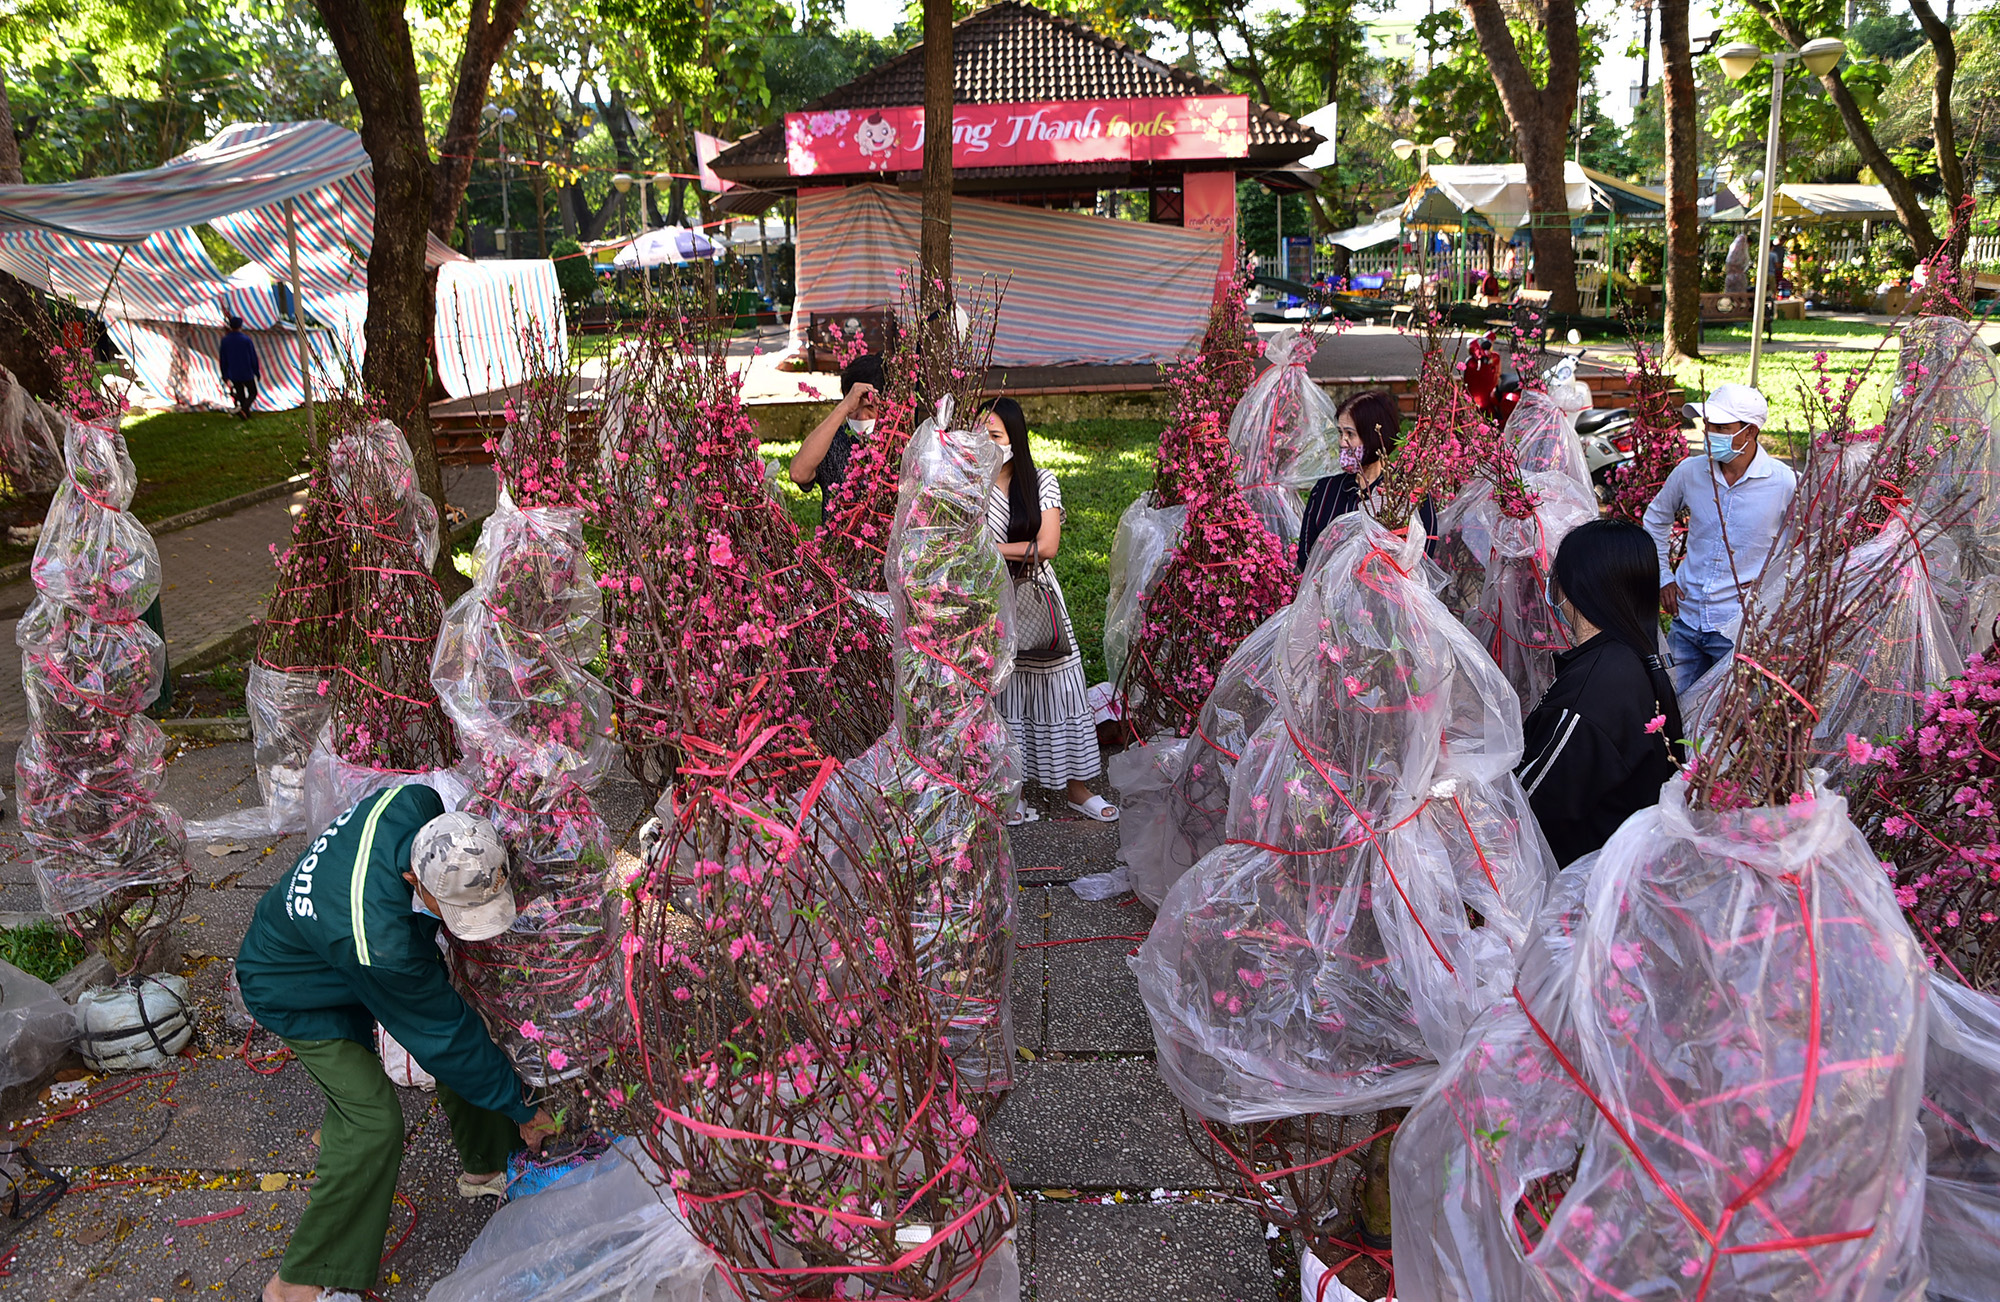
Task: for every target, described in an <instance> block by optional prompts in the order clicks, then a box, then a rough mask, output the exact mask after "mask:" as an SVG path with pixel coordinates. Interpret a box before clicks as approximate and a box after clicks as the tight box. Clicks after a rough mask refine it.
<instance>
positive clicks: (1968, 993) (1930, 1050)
mask: <svg viewBox="0 0 2000 1302" xmlns="http://www.w3.org/2000/svg"><path fill="white" fill-rule="evenodd" d="M1928 1013H1929V1016H1928V1018H1927V1025H1928V1028H1929V1037H1928V1042H1927V1044H1926V1046H1925V1049H1924V1102H1923V1108H1922V1110H1921V1111H1919V1112H1918V1113H1917V1120H1918V1121H1919V1122H1920V1123H1922V1125H1923V1129H1924V1142H1925V1148H1926V1164H1925V1165H1926V1170H1925V1177H1924V1252H1925V1255H1926V1256H1927V1257H1928V1258H1929V1260H1930V1269H1931V1280H1930V1291H1929V1296H1930V1297H1933V1298H1940V1299H1948V1300H1949V1302H1979V1300H1980V1299H1982V1298H1986V1297H1990V1296H1992V1294H1993V1283H1994V1281H1995V1280H1996V1279H2000V1001H1996V1000H1995V999H1994V997H1993V996H1992V995H1990V994H1985V993H1982V992H1980V991H1977V990H1971V989H1968V988H1966V987H1965V986H1963V985H1960V984H1959V983H1958V982H1956V981H1953V980H1951V979H1950V978H1948V977H1945V976H1943V975H1942V974H1938V973H1933V974H1932V975H1931V978H1930V1005H1929V1009H1928Z"/></svg>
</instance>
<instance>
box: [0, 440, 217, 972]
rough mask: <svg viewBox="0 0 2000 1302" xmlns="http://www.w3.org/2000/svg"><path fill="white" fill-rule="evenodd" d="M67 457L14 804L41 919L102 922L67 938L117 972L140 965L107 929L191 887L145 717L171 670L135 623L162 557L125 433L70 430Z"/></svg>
mask: <svg viewBox="0 0 2000 1302" xmlns="http://www.w3.org/2000/svg"><path fill="white" fill-rule="evenodd" d="M63 452H64V456H65V458H66V462H67V469H66V474H65V477H64V479H63V481H62V483H61V484H59V485H58V486H57V488H56V493H55V498H54V500H53V501H52V502H51V503H50V505H49V513H48V519H47V523H46V524H45V525H44V527H43V529H42V536H41V539H40V542H39V543H38V544H37V546H36V548H35V558H34V562H33V564H32V566H31V567H30V571H29V572H30V575H31V577H32V578H33V581H34V585H35V589H36V595H35V599H34V601H33V602H32V603H30V605H29V607H28V609H27V611H26V613H24V614H23V615H22V616H21V619H20V622H19V624H18V625H17V626H16V628H15V634H14V636H15V640H16V641H17V642H18V643H19V644H20V647H21V680H22V687H23V689H24V691H25V692H26V695H27V704H28V730H27V734H26V736H25V737H24V738H23V739H22V741H21V745H20V750H19V753H18V755H17V757H16V759H15V781H16V788H15V790H16V795H17V798H18V802H19V806H20V811H21V830H22V833H23V835H24V837H25V838H26V841H27V844H28V849H29V851H30V853H31V854H32V855H33V858H34V865H35V876H36V881H37V883H38V884H39V886H40V887H41V893H42V902H43V905H44V907H45V908H47V909H48V911H49V912H50V913H54V914H63V915H73V914H79V913H81V912H83V911H84V910H95V911H96V912H98V913H100V914H102V915H103V916H102V917H98V918H95V919H92V920H81V919H74V918H73V919H71V920H70V921H71V925H73V926H76V927H78V928H79V929H80V930H82V931H84V932H85V934H86V935H89V936H90V937H91V938H92V939H93V940H95V941H97V942H98V943H99V945H100V948H104V949H105V950H106V952H107V955H108V956H109V957H111V958H112V960H113V962H114V963H116V964H119V965H120V966H121V967H122V966H125V964H126V961H127V960H135V959H136V955H134V954H131V953H127V952H124V951H123V950H122V949H121V948H120V946H119V945H118V944H117V943H115V941H114V938H113V937H111V936H108V935H106V934H101V933H102V932H103V929H104V928H109V929H110V931H111V932H114V933H119V934H120V935H124V934H125V932H126V931H127V920H128V916H129V917H130V920H131V921H132V923H133V924H134V925H143V921H142V920H140V919H139V918H138V917H137V916H136V914H137V913H138V912H143V911H142V910H135V909H134V908H133V907H132V906H135V905H136V904H137V902H138V900H139V898H140V897H142V896H143V897H145V898H147V899H150V900H152V901H154V902H155V903H154V905H153V907H154V908H160V907H161V905H162V902H165V901H169V900H175V901H177V898H178V892H179V891H181V890H183V889H184V888H185V882H186V880H187V876H188V864H187V842H186V838H185V836H184V835H183V833H182V829H181V819H180V815H179V814H177V813H176V812H175V811H174V810H173V809H172V808H171V807H170V806H168V805H166V804H163V803H161V802H160V801H159V800H158V798H157V797H158V793H159V789H160V782H161V779H162V777H163V776H164V772H165V753H166V738H165V736H164V734H162V733H161V731H160V726H159V725H158V724H156V723H154V722H153V721H152V720H151V719H149V718H147V717H146V716H145V715H144V714H143V713H142V711H143V710H144V709H145V708H146V706H148V705H150V704H151V703H152V701H153V698H154V697H155V696H156V695H157V694H158V692H159V688H160V679H161V676H162V674H163V672H164V671H165V668H166V649H165V647H164V645H163V644H162V643H161V641H160V638H159V636H158V635H157V634H156V633H154V632H153V631H152V629H150V628H148V627H147V626H146V625H145V624H143V623H141V622H140V620H139V616H140V614H141V613H142V612H143V611H144V610H145V609H146V608H147V607H148V606H149V605H151V604H152V602H153V599H154V598H155V597H156V596H158V595H159V591H160V555H159V551H158V549H157V548H156V547H155V546H154V545H153V539H152V537H151V536H150V535H149V534H148V533H147V532H146V529H145V527H144V526H143V525H141V524H140V523H139V522H138V520H137V519H135V518H134V517H133V516H132V515H131V514H130V513H129V512H128V511H127V510H126V508H127V507H128V506H129V505H130V504H131V501H132V494H133V492H134V491H135V489H136V488H137V485H138V476H137V474H136V472H135V471H134V470H133V467H132V460H131V458H130V457H129V456H128V455H127V454H126V451H125V440H124V438H123V436H122V435H120V434H119V432H118V429H117V427H116V425H115V424H112V423H106V424H91V423H85V422H83V421H79V420H75V419H69V420H68V421H67V424H66V427H65V429H64V434H63ZM100 906H101V907H100ZM100 923H101V924H102V926H101V927H100V925H99V924H100ZM132 938H133V937H132V936H130V935H126V936H125V939H132Z"/></svg>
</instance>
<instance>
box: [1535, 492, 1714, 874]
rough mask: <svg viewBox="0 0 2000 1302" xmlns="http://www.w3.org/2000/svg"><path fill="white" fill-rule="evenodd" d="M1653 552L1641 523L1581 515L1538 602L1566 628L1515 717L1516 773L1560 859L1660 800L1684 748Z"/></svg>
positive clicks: (1594, 843)
mask: <svg viewBox="0 0 2000 1302" xmlns="http://www.w3.org/2000/svg"><path fill="white" fill-rule="evenodd" d="M1659 564H1660V562H1659V556H1658V553H1657V550H1656V549H1655V547H1654V546H1653V540H1652V539H1651V538H1649V537H1647V536H1646V531H1645V530H1644V529H1641V528H1639V526H1637V525H1634V524H1627V523H1626V522H1624V521H1623V520H1590V521H1587V522H1586V523H1584V524H1580V525H1578V526H1577V527H1576V528H1574V529H1572V530H1570V532H1569V533H1568V534H1567V535H1565V536H1564V538H1563V540H1562V545H1561V546H1560V547H1558V548H1557V549H1556V560H1555V565H1554V566H1553V567H1552V570H1551V573H1550V575H1549V590H1548V597H1547V600H1548V603H1549V605H1550V606H1552V607H1554V608H1555V612H1556V618H1557V619H1558V620H1559V621H1560V622H1561V623H1562V624H1563V626H1564V627H1565V628H1566V629H1567V630H1568V632H1569V636H1570V645H1571V648H1572V649H1571V650H1568V651H1558V652H1557V653H1556V680H1555V681H1554V682H1553V683H1551V684H1549V690H1548V691H1547V692H1545V693H1543V695H1542V699H1541V703H1540V704H1538V705H1537V706H1535V711H1534V713H1533V714H1530V715H1529V716H1528V719H1527V722H1526V723H1525V724H1524V725H1523V727H1522V733H1523V736H1524V738H1525V739H1526V742H1527V745H1526V747H1525V748H1524V749H1523V751H1522V756H1523V758H1522V760H1521V766H1520V767H1519V768H1518V769H1516V770H1515V773H1516V774H1517V775H1518V776H1519V777H1520V779H1521V787H1522V790H1524V791H1525V792H1526V793H1527V796H1528V805H1529V807H1530V808H1532V809H1533V810H1534V811H1535V819H1536V821H1537V822H1539V823H1540V824H1541V825H1542V835H1543V836H1545V837H1547V838H1548V842H1549V849H1551V850H1553V851H1554V852H1555V856H1556V862H1557V863H1558V864H1561V865H1568V864H1572V863H1575V862H1576V861H1577V860H1578V859H1581V858H1582V857H1583V856H1584V855H1587V854H1589V853H1590V852H1591V851H1592V850H1596V849H1600V848H1601V847H1602V846H1603V845H1604V843H1605V842H1606V841H1608V840H1610V839H1611V834H1612V833H1613V832H1615V831H1617V830H1618V826H1619V824H1621V823H1623V822H1624V821H1625V820H1626V819H1627V818H1630V817H1631V816H1632V815H1633V814H1635V813H1637V812H1638V811H1640V810H1642V809H1647V808H1650V807H1651V806H1653V805H1656V804H1658V803H1659V801H1660V788H1661V787H1662V786H1663V785H1665V784H1666V781H1667V779H1668V778H1671V777H1672V776H1673V775H1674V769H1675V768H1676V767H1677V766H1678V765H1679V764H1680V762H1681V760H1682V759H1683V758H1684V756H1683V754H1682V751H1681V735H1682V732H1683V731H1684V728H1683V725H1682V723H1681V712H1680V707H1679V705H1678V704H1677V703H1676V701H1675V699H1674V685H1673V683H1672V682H1670V681H1669V680H1668V678H1667V670H1666V666H1664V665H1662V664H1661V663H1660V657H1659V642H1660V591H1659V587H1658V584H1657V583H1656V582H1655V577H1656V575H1657V574H1658V572H1659Z"/></svg>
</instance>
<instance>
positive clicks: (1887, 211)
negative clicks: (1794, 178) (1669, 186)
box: [1716, 183, 1897, 224]
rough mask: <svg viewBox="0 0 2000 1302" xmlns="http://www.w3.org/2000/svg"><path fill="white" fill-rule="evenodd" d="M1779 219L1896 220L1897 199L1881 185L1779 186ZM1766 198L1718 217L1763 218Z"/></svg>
mask: <svg viewBox="0 0 2000 1302" xmlns="http://www.w3.org/2000/svg"><path fill="white" fill-rule="evenodd" d="M1772 215H1773V217H1774V218H1775V219H1776V220H1778V221H1783V222H1795V223H1799V224H1818V223H1822V222H1865V221H1895V220H1897V213H1896V201H1895V200H1894V199H1891V198H1890V197H1889V191H1888V189H1887V188H1886V187H1884V186H1879V185H1804V184H1789V183H1788V184H1785V185H1781V186H1779V187H1778V206H1777V209H1776V211H1775V212H1774V213H1773V214H1772ZM1763 216H1764V200H1763V199H1762V197H1761V196H1760V197H1759V198H1758V200H1757V202H1756V203H1754V204H1752V205H1751V206H1750V207H1748V208H1744V209H1741V210H1740V215H1739V214H1738V213H1736V212H1730V213H1717V214H1716V220H1717V221H1746V222H1754V221H1759V220H1762V218H1763Z"/></svg>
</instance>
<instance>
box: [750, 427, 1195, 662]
mask: <svg viewBox="0 0 2000 1302" xmlns="http://www.w3.org/2000/svg"><path fill="white" fill-rule="evenodd" d="M1030 433H1031V439H1032V443H1033V447H1034V452H1035V464H1036V465H1037V466H1046V467H1047V468H1048V469H1050V470H1053V471H1055V472H1056V477H1057V478H1058V479H1059V480H1061V481H1062V494H1063V515H1064V523H1063V537H1062V550H1061V551H1060V552H1058V553H1057V555H1056V562H1055V564H1056V576H1057V578H1059V579H1060V580H1061V581H1062V586H1063V596H1064V598H1065V599H1066V600H1067V601H1068V603H1069V614H1070V622H1071V623H1072V624H1074V625H1075V626H1076V640H1077V644H1078V645H1079V646H1080V647H1081V648H1082V650H1083V669H1084V674H1085V676H1086V677H1088V678H1089V680H1090V681H1091V682H1097V681H1099V680H1100V679H1102V678H1103V677H1104V599H1105V593H1106V591H1107V589H1108V587H1109V582H1108V580H1107V577H1106V571H1107V569H1108V567H1109V565H1110V562H1111V536H1112V534H1114V533H1115V532H1117V529H1118V517H1119V516H1121V515H1123V514H1124V513H1125V508H1126V507H1128V506H1130V505H1131V504H1132V499H1133V498H1135V497H1137V496H1138V495H1139V494H1140V493H1142V492H1144V491H1145V490H1146V489H1147V488H1150V487H1151V486H1152V483H1153V453H1154V451H1155V449H1156V448H1157V447H1158V446H1159V440H1160V426H1159V423H1158V422H1156V421H1150V420H1079V421H1063V422H1057V423H1053V424H1048V425H1043V426H1040V427H1038V428H1036V429H1034V430H1032V431H1031V432H1030ZM758 450H759V451H760V452H761V453H762V454H763V455H764V456H765V458H766V459H768V460H770V461H771V462H773V463H774V464H776V465H777V466H779V467H781V469H780V470H779V473H778V475H777V477H776V479H777V484H778V493H779V496H780V497H781V498H782V499H783V500H784V502H785V504H786V506H788V507H789V508H790V509H791V512H792V515H793V518H795V519H796V520H798V522H799V524H800V526H801V527H802V528H806V529H813V528H816V527H818V524H819V495H818V494H817V493H805V492H801V491H799V489H798V488H797V487H795V486H794V485H793V484H792V481H791V479H790V478H789V477H788V476H786V475H785V474H784V473H783V470H782V467H783V466H785V465H786V464H788V463H789V462H790V461H791V459H792V454H793V453H795V452H797V451H798V450H799V445H798V444H797V443H766V444H764V445H763V446H762V447H761V448H759V449H758Z"/></svg>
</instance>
